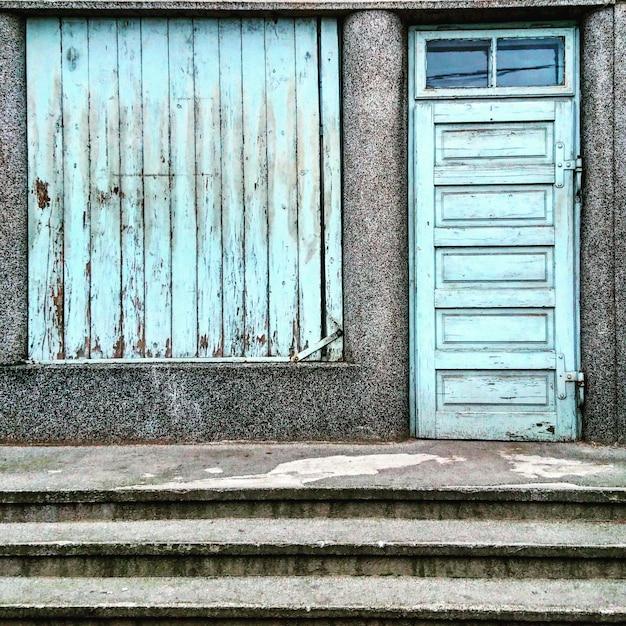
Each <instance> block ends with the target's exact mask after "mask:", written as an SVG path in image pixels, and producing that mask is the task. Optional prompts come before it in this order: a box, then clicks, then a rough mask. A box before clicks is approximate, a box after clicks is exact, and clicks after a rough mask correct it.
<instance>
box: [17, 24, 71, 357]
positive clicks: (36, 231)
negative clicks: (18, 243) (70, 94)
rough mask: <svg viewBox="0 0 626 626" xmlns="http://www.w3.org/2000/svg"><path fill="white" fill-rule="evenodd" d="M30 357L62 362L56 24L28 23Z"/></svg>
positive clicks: (59, 99)
mask: <svg viewBox="0 0 626 626" xmlns="http://www.w3.org/2000/svg"><path fill="white" fill-rule="evenodd" d="M26 64H27V67H28V72H27V76H26V80H27V84H26V90H27V106H28V112H29V115H28V118H27V120H28V121H27V123H28V286H29V298H28V329H29V331H28V334H29V339H28V355H29V357H30V358H35V359H42V360H53V359H57V358H63V355H64V350H63V325H64V324H63V310H64V306H63V288H64V284H63V200H62V197H63V122H62V86H61V85H62V82H61V28H60V23H59V20H57V19H52V20H47V19H43V18H41V19H40V18H36V19H31V20H29V21H28V26H27V30H26Z"/></svg>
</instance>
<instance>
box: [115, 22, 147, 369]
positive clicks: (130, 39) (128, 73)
mask: <svg viewBox="0 0 626 626" xmlns="http://www.w3.org/2000/svg"><path fill="white" fill-rule="evenodd" d="M118 64H119V98H120V199H121V205H122V207H121V208H122V239H121V246H122V287H121V289H122V292H121V300H122V334H123V336H124V356H125V357H128V358H133V357H136V358H139V357H142V356H144V354H145V339H144V262H143V255H144V249H143V236H144V228H143V177H142V171H143V138H142V136H143V119H142V107H141V22H140V20H139V19H120V20H119V21H118Z"/></svg>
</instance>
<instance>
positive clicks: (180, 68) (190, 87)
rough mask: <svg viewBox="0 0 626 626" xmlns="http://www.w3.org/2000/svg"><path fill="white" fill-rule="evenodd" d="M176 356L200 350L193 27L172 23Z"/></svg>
mask: <svg viewBox="0 0 626 626" xmlns="http://www.w3.org/2000/svg"><path fill="white" fill-rule="evenodd" d="M168 43H169V50H168V52H169V54H168V56H169V71H170V88H169V94H170V107H169V108H170V158H171V167H170V181H171V195H170V202H171V246H172V251H171V254H172V279H171V280H172V356H173V357H195V356H196V355H197V346H198V317H197V312H198V306H197V280H196V265H197V257H196V254H197V249H196V177H195V171H196V170H195V168H196V164H195V156H196V155H195V102H194V98H195V94H194V66H193V59H194V34H193V23H192V21H191V20H187V19H172V20H169V41H168Z"/></svg>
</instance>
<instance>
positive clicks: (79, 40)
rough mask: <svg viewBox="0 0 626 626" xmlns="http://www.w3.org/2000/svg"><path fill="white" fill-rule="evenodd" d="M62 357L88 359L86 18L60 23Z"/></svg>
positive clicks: (88, 217) (88, 216) (89, 327)
mask: <svg viewBox="0 0 626 626" xmlns="http://www.w3.org/2000/svg"><path fill="white" fill-rule="evenodd" d="M61 47H62V50H61V57H62V59H61V60H62V77H63V146H64V149H63V158H64V163H63V195H64V202H63V207H64V216H63V247H64V251H65V253H64V266H63V276H64V286H65V290H64V291H65V311H64V320H63V321H64V326H65V358H66V359H72V358H76V357H78V358H86V357H89V352H90V351H89V344H90V333H91V323H90V317H91V311H90V305H89V299H90V274H91V271H90V268H91V263H90V221H91V216H90V209H89V161H90V157H89V56H88V37H87V20H85V19H66V20H63V21H62V22H61Z"/></svg>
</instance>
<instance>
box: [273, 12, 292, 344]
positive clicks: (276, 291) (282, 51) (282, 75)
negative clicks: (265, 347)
mask: <svg viewBox="0 0 626 626" xmlns="http://www.w3.org/2000/svg"><path fill="white" fill-rule="evenodd" d="M265 49H266V83H267V166H268V230H269V237H268V239H269V332H270V337H269V339H270V346H269V350H270V351H269V354H270V356H289V355H290V354H293V353H294V351H295V350H296V348H297V345H296V342H297V337H298V335H299V332H298V327H299V320H298V209H297V206H298V204H297V201H298V198H297V195H298V194H297V171H296V141H295V139H296V102H295V87H296V85H295V83H296V72H295V41H294V21H293V20H290V19H278V20H272V19H270V20H267V22H266V24H265Z"/></svg>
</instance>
